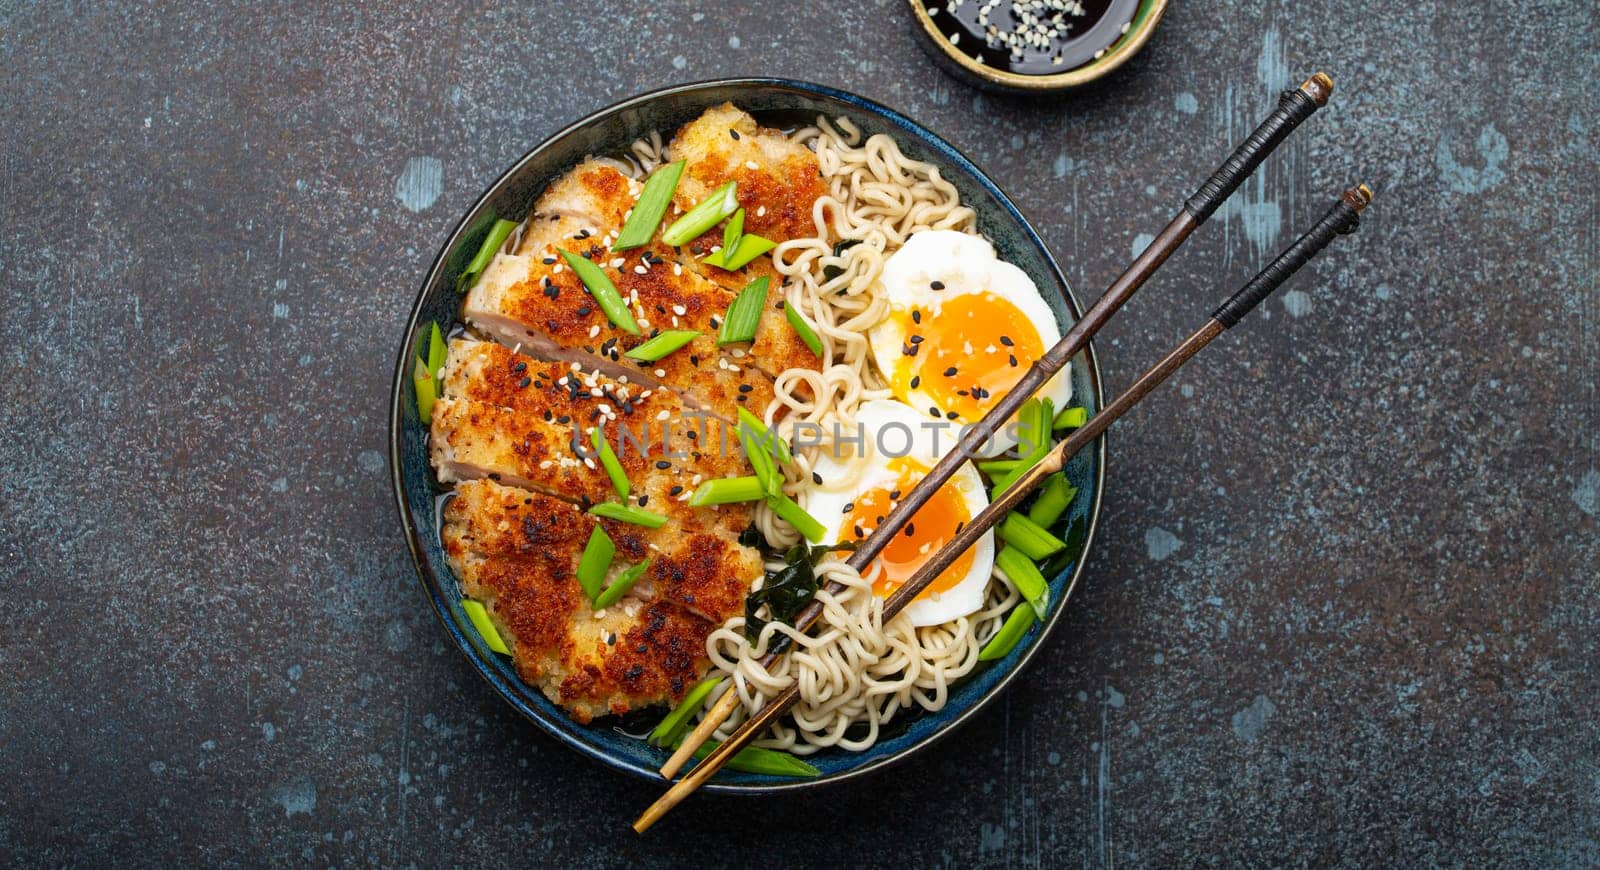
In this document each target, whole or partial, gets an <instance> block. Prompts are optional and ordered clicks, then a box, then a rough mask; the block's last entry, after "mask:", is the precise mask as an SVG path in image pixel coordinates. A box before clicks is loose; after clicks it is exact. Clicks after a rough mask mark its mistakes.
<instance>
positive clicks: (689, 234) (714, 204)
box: [661, 181, 739, 248]
mask: <svg viewBox="0 0 1600 870" xmlns="http://www.w3.org/2000/svg"><path fill="white" fill-rule="evenodd" d="M738 209H739V186H738V184H737V183H736V182H732V181H730V182H728V183H727V184H724V185H723V186H721V187H719V188H717V189H716V190H713V191H711V194H710V195H709V196H707V197H706V198H705V199H703V200H701V201H700V204H699V205H697V206H695V207H694V208H691V209H689V211H688V213H687V214H685V215H684V216H683V217H681V218H678V219H677V220H675V221H673V222H672V226H670V227H667V231H666V232H664V233H662V234H661V241H663V242H665V243H666V244H669V245H671V246H673V247H674V248H676V247H679V246H681V245H685V244H688V242H689V241H690V240H691V239H693V238H695V237H696V236H698V235H700V234H701V233H703V232H705V231H706V230H709V229H711V228H712V227H714V226H716V225H717V224H719V223H722V219H723V218H725V217H727V216H728V215H731V214H733V213H734V212H735V211H737V210H738Z"/></svg>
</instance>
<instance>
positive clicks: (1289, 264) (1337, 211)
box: [1211, 184, 1372, 327]
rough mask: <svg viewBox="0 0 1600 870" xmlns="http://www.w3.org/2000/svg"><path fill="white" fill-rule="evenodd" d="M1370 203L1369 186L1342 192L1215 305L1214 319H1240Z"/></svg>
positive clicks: (1352, 226) (1351, 228)
mask: <svg viewBox="0 0 1600 870" xmlns="http://www.w3.org/2000/svg"><path fill="white" fill-rule="evenodd" d="M1370 202H1372V189H1371V188H1369V187H1367V186H1366V185H1365V184H1358V185H1356V186H1355V187H1352V188H1350V189H1349V190H1347V191H1345V192H1344V194H1343V195H1341V196H1340V197H1339V201H1338V202H1335V203H1334V204H1333V207H1332V208H1330V209H1328V213H1327V214H1325V215H1323V216H1322V220H1319V221H1317V223H1316V225H1315V226H1313V227H1312V228H1311V229H1309V230H1307V231H1306V234H1305V235H1303V236H1301V237H1300V238H1299V239H1297V240H1295V243H1294V244H1292V245H1290V246H1289V247H1288V249H1286V250H1285V251H1284V252H1283V253H1282V254H1279V255H1278V258H1277V259H1276V260H1273V261H1272V262H1271V263H1270V264H1268V266H1267V267H1266V268H1265V269H1262V270H1261V271H1260V272H1259V273H1258V274H1257V275H1256V276H1255V277H1254V278H1251V279H1250V282H1249V283H1248V284H1245V285H1244V286H1243V287H1240V288H1239V292H1237V293H1235V294H1233V295H1232V296H1230V297H1228V301H1226V302H1224V303H1222V305H1220V306H1218V308H1217V312H1216V313H1215V314H1213V315H1211V316H1212V318H1213V319H1214V320H1216V321H1217V322H1218V323H1221V324H1222V325H1223V326H1224V327H1231V326H1233V325H1234V324H1236V323H1238V322H1239V321H1240V320H1243V319H1244V316H1245V315H1246V314H1249V313H1250V310H1251V309H1253V308H1255V307H1256V306H1257V305H1260V304H1261V300H1263V299H1265V298H1267V297H1268V296H1271V295H1272V291H1274V290H1276V289H1278V288H1279V287H1281V286H1283V282H1285V281H1287V280H1289V276H1290V275H1293V274H1294V273H1295V272H1296V271H1298V270H1299V269H1300V267H1301V266H1304V265H1305V264H1306V263H1308V262H1310V261H1311V258H1312V257H1315V256H1316V255H1317V254H1319V253H1321V252H1322V249H1323V248H1326V247H1327V246H1328V243H1329V242H1331V241H1333V240H1334V238H1335V237H1337V236H1342V235H1345V234H1348V233H1353V232H1355V231H1356V228H1357V227H1359V226H1360V225H1361V210H1362V209H1364V208H1366V207H1367V203H1370Z"/></svg>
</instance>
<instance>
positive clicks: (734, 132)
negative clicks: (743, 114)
mask: <svg viewBox="0 0 1600 870" xmlns="http://www.w3.org/2000/svg"><path fill="white" fill-rule="evenodd" d="M728 135H729V136H732V137H733V141H735V142H737V141H739V131H738V130H733V129H729V130H728Z"/></svg>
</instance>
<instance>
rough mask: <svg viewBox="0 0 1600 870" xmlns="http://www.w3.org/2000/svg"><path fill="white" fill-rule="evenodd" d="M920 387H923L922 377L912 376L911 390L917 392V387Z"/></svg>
mask: <svg viewBox="0 0 1600 870" xmlns="http://www.w3.org/2000/svg"><path fill="white" fill-rule="evenodd" d="M920 386H922V375H912V376H911V389H913V390H915V389H916V388H917V387H920Z"/></svg>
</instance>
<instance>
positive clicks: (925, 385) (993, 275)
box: [868, 230, 1072, 456]
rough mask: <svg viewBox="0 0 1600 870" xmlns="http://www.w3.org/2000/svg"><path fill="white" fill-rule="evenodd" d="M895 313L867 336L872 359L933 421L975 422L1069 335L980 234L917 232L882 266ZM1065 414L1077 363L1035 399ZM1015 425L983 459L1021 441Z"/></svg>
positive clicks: (990, 445)
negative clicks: (1063, 335) (1063, 334)
mask: <svg viewBox="0 0 1600 870" xmlns="http://www.w3.org/2000/svg"><path fill="white" fill-rule="evenodd" d="M880 280H881V282H882V285H883V293H884V296H885V297H886V298H887V299H888V302H889V313H888V314H887V316H885V317H884V319H883V320H881V321H879V323H878V324H877V325H876V326H874V327H873V328H872V330H871V331H870V332H869V333H868V341H869V342H870V344H871V346H872V356H873V361H874V362H875V363H877V366H878V369H879V371H881V372H883V374H884V376H885V377H886V378H887V379H888V381H889V386H890V388H891V389H892V390H893V391H894V394H895V396H896V397H897V398H899V399H900V400H901V401H902V402H904V403H906V404H907V405H910V406H911V407H912V408H914V409H915V410H916V411H917V413H918V414H919V415H920V416H921V417H922V418H923V419H924V420H932V419H940V420H944V421H946V422H947V423H949V424H952V426H951V430H950V431H952V432H954V431H955V427H957V426H963V425H969V424H972V423H976V422H978V421H979V420H981V419H982V418H983V415H984V414H985V413H987V412H988V410H989V409H990V408H992V407H994V405H995V403H996V402H998V401H1000V398H1001V397H1002V396H1004V395H1005V394H1006V393H1007V392H1009V391H1010V390H1011V388H1012V387H1014V386H1016V383H1017V381H1019V380H1021V379H1022V376H1023V375H1024V374H1025V373H1026V372H1027V371H1028V367H1029V366H1030V365H1031V364H1032V363H1033V362H1034V361H1035V360H1037V359H1039V358H1040V357H1042V356H1044V353H1045V351H1047V350H1049V349H1050V347H1051V346H1053V345H1054V344H1055V343H1056V342H1057V341H1059V340H1060V339H1061V330H1060V329H1059V328H1058V327H1057V326H1056V318H1055V314H1054V313H1053V312H1052V311H1051V310H1050V306H1049V305H1048V304H1047V303H1046V302H1045V301H1044V298H1043V297H1041V296H1040V295H1039V288H1038V287H1036V286H1035V285H1034V283H1033V280H1032V279H1031V278H1029V277H1028V275H1027V273H1025V272H1023V271H1022V270H1021V269H1019V268H1017V267H1016V266H1014V265H1012V264H1010V263H1007V262H1004V261H1002V260H1001V259H1000V258H999V257H998V256H996V254H995V250H994V246H993V245H990V244H989V243H988V242H987V241H985V240H984V239H983V238H982V237H980V236H975V235H970V234H968V233H963V232H957V231H955V230H924V231H922V232H919V233H914V234H912V236H911V237H910V238H908V239H907V240H906V243H905V244H904V245H902V246H901V247H900V250H898V251H895V252H894V253H893V254H891V255H890V256H889V258H888V259H887V260H885V261H884V264H883V273H882V275H881V278H880ZM1035 395H1036V396H1039V397H1041V398H1049V399H1050V400H1051V401H1052V402H1053V403H1054V404H1055V407H1056V408H1064V407H1066V405H1067V402H1068V400H1070V399H1071V398H1072V381H1071V378H1070V377H1069V376H1068V367H1064V368H1062V370H1061V371H1060V372H1058V373H1057V374H1056V375H1055V376H1054V377H1052V378H1051V379H1050V380H1049V381H1047V382H1046V384H1045V386H1044V388H1043V389H1041V390H1039V391H1038V392H1037V393H1036V394H1035ZM1015 422H1016V421H1015V420H1012V421H1008V425H1005V426H1001V427H1000V428H999V429H998V430H997V431H996V433H995V435H994V437H993V438H992V439H990V441H989V443H988V444H987V445H986V446H985V448H984V449H983V450H982V451H981V453H980V455H983V456H995V455H998V454H1000V453H1002V452H1004V451H1005V450H1007V449H1008V448H1010V447H1012V446H1014V445H1016V443H1017V441H1018V438H1017V431H1016V427H1015Z"/></svg>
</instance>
